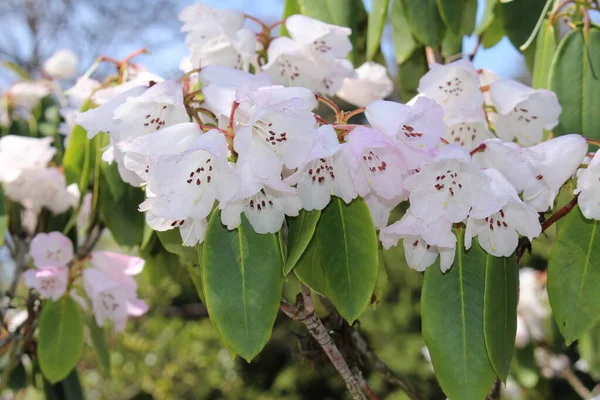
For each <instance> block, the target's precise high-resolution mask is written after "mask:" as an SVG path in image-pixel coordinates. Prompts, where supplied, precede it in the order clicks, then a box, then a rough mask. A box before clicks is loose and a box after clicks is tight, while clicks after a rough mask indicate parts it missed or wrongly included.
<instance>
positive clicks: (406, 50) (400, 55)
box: [390, 0, 418, 64]
mask: <svg viewBox="0 0 600 400" xmlns="http://www.w3.org/2000/svg"><path fill="white" fill-rule="evenodd" d="M390 21H391V24H392V41H393V42H394V53H395V54H394V55H395V58H396V62H397V63H398V64H402V63H403V62H404V61H406V60H407V59H408V57H410V55H411V54H412V53H413V52H414V51H415V49H416V48H417V47H418V44H417V41H416V40H415V38H414V37H413V35H412V32H411V31H410V28H409V26H408V22H407V21H406V16H405V15H404V8H403V6H402V0H393V3H392V9H391V11H390Z"/></svg>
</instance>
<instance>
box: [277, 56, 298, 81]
mask: <svg viewBox="0 0 600 400" xmlns="http://www.w3.org/2000/svg"><path fill="white" fill-rule="evenodd" d="M277 63H278V64H279V75H281V76H285V77H287V78H288V79H289V80H290V81H293V80H294V79H296V78H298V77H299V76H300V71H299V70H298V66H297V65H294V64H292V62H291V61H290V59H289V57H287V56H285V55H282V56H281V57H279V60H278V62H277Z"/></svg>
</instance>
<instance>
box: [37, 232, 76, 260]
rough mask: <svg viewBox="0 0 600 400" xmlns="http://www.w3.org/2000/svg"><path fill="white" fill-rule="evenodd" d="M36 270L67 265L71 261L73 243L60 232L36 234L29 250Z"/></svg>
mask: <svg viewBox="0 0 600 400" xmlns="http://www.w3.org/2000/svg"><path fill="white" fill-rule="evenodd" d="M29 254H30V255H31V257H32V258H33V263H34V265H35V266H36V267H37V268H46V267H53V266H57V265H67V264H68V263H70V262H71V261H73V243H71V239H69V238H68V237H66V236H65V235H63V234H62V233H60V232H50V233H38V234H37V235H36V236H35V237H34V238H33V240H32V241H31V245H30V248H29Z"/></svg>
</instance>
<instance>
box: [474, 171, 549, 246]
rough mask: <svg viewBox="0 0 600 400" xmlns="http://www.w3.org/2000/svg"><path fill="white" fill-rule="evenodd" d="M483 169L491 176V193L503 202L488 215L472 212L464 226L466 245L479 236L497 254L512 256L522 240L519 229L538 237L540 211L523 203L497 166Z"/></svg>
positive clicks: (531, 238)
mask: <svg viewBox="0 0 600 400" xmlns="http://www.w3.org/2000/svg"><path fill="white" fill-rule="evenodd" d="M484 173H485V174H486V175H487V176H488V177H489V178H490V180H489V182H490V185H489V187H490V189H491V192H492V195H493V196H495V197H496V198H497V199H498V200H499V201H501V202H502V203H504V204H503V205H502V208H500V209H499V210H497V211H496V212H494V213H492V214H489V215H485V214H483V215H482V214H479V215H478V213H475V212H473V213H471V215H470V216H469V219H468V220H467V228H466V230H465V248H467V249H469V248H470V247H471V241H472V238H473V237H475V236H477V237H478V239H479V244H480V245H481V247H482V248H483V249H484V250H485V251H487V252H488V253H490V254H491V255H493V256H496V257H509V256H510V255H511V254H512V253H514V251H515V249H516V248H517V245H518V242H519V235H518V234H519V233H520V234H522V235H524V236H526V237H527V238H528V239H529V240H533V239H534V238H535V237H537V236H538V235H539V234H540V233H541V231H542V227H541V225H540V222H539V219H538V214H537V212H536V211H535V210H534V209H532V208H531V207H529V206H528V205H526V204H525V203H523V202H522V201H521V199H520V198H519V196H518V195H517V191H516V190H515V189H514V187H513V186H512V185H511V184H510V183H509V182H508V181H507V180H506V178H504V177H503V176H502V174H501V173H500V172H498V171H496V170H494V169H487V170H485V171H484Z"/></svg>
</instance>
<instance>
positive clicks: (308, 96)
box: [233, 86, 317, 179]
mask: <svg viewBox="0 0 600 400" xmlns="http://www.w3.org/2000/svg"><path fill="white" fill-rule="evenodd" d="M246 99H247V100H246ZM240 101H241V102H240V105H239V108H238V110H237V112H236V114H235V122H236V123H237V125H238V128H237V129H236V132H235V138H234V142H233V143H234V149H235V151H236V152H237V153H238V154H239V161H240V162H243V163H248V164H249V165H250V167H251V168H252V171H253V173H254V174H256V175H258V176H259V177H262V178H273V179H276V178H277V177H279V176H280V174H281V169H282V167H283V166H284V165H285V166H286V167H287V168H290V169H293V168H297V167H299V166H300V164H301V163H302V162H304V161H305V160H306V157H308V154H309V153H310V151H311V149H312V147H313V145H314V143H315V140H316V135H317V133H316V128H315V125H316V124H315V118H314V116H313V115H312V113H311V112H310V110H312V109H313V108H314V107H315V106H316V100H315V98H314V95H313V94H312V92H310V91H309V90H307V89H303V88H283V87H279V86H271V87H262V88H258V89H252V90H250V91H249V92H248V93H246V94H245V96H244V98H241V97H240Z"/></svg>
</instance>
